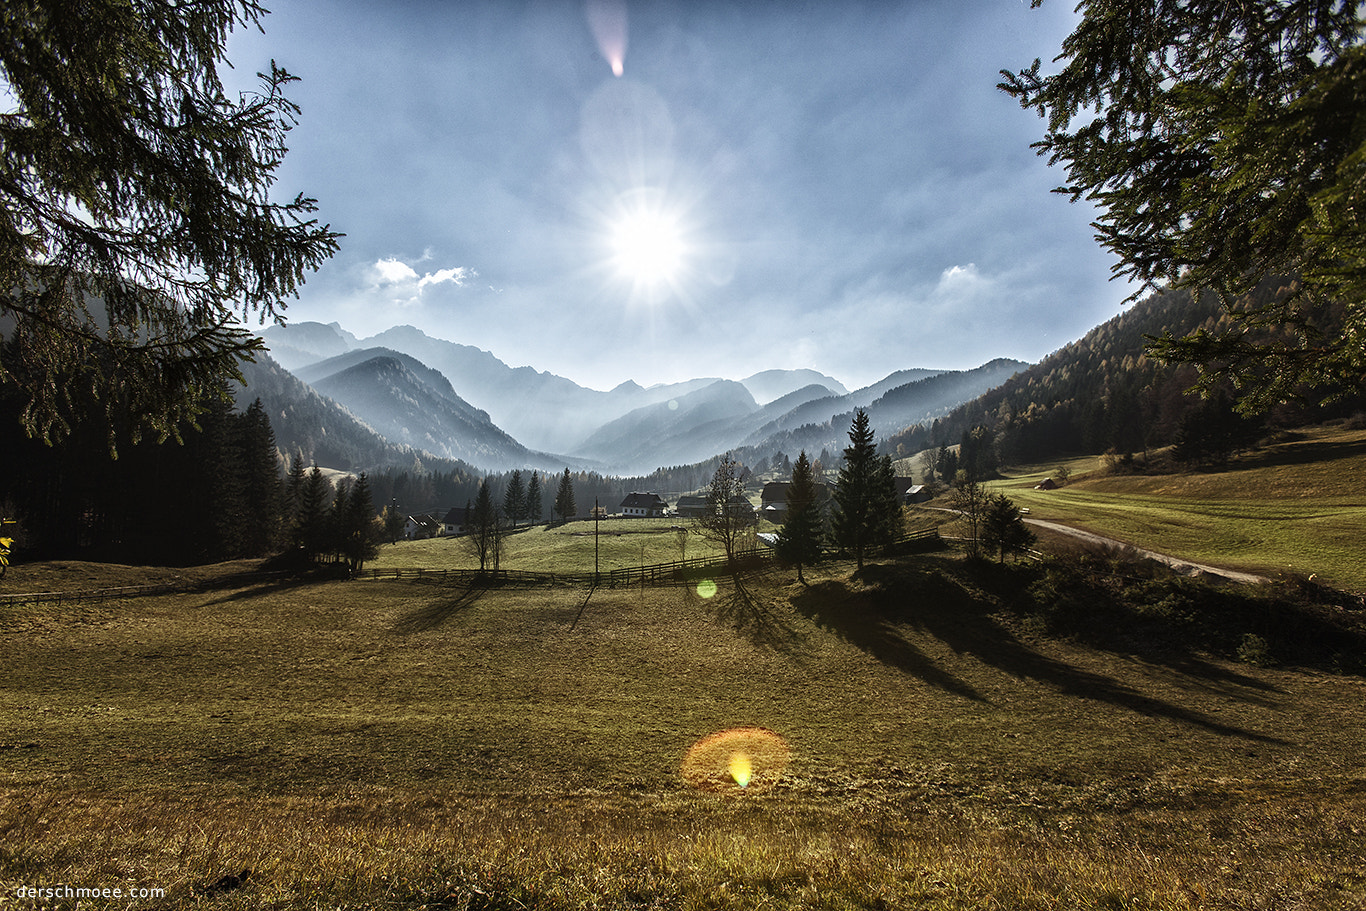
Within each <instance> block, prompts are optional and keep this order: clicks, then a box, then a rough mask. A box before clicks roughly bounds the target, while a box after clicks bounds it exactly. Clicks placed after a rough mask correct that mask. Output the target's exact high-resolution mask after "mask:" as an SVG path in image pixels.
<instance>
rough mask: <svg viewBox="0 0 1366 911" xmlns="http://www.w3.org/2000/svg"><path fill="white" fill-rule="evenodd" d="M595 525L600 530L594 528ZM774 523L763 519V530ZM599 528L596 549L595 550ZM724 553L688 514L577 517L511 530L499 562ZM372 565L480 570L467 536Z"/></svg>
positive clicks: (405, 545)
mask: <svg viewBox="0 0 1366 911" xmlns="http://www.w3.org/2000/svg"><path fill="white" fill-rule="evenodd" d="M595 526H596V529H595ZM772 529H773V526H771V525H770V524H769V523H767V522H765V523H763V527H762V528H760V529H759V530H760V531H771V530H772ZM595 533H596V547H597V554H596V556H595V554H594V546H595V540H594V537H595ZM722 556H725V551H724V550H722V549H721V548H720V547H719V546H718V545H716V544H713V543H712V542H710V541H708V540H707V539H706V538H704V537H702V535H700V534H698V533H697V532H696V531H695V530H693V527H692V522H691V521H690V520H688V519H676V518H675V519H634V518H633V519H624V518H614V519H603V520H602V521H601V522H597V523H594V522H590V521H586V520H579V521H576V522H569V523H567V524H564V525H535V526H523V527H520V528H517V529H513V530H511V531H510V533H509V534H508V536H507V540H506V551H505V553H504V554H503V558H502V563H501V566H502V568H503V569H515V570H521V571H524V572H564V573H591V572H593V563H594V560H595V559H596V560H597V561H598V564H599V565H600V567H601V569H602V571H603V572H609V571H611V570H614V569H626V568H630V567H633V566H642V565H653V564H657V563H672V562H675V561H678V560H695V559H702V558H708V557H722ZM366 566H367V567H370V568H372V569H416V568H422V569H478V568H479V557H478V556H477V555H476V554H475V551H474V548H473V547H472V546H471V545H470V542H469V539H467V538H460V537H452V538H431V539H428V540H425V541H399V542H397V543H395V544H389V545H386V546H384V547H383V548H382V549H381V550H380V555H379V557H378V559H375V560H372V561H371V562H369V563H367V564H366Z"/></svg>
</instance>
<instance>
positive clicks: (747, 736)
mask: <svg viewBox="0 0 1366 911" xmlns="http://www.w3.org/2000/svg"><path fill="white" fill-rule="evenodd" d="M791 758H792V751H791V750H789V749H788V747H787V742H786V741H785V740H783V738H782V737H780V736H779V735H777V734H775V733H774V732H773V731H770V730H768V729H767V728H732V729H731V730H729V731H721V732H720V733H718V734H712V735H711V736H709V737H704V738H702V739H701V740H699V741H697V743H694V744H693V745H692V747H691V748H690V749H689V750H688V754H687V755H686V756H685V757H683V768H682V774H683V780H684V781H686V782H687V783H688V784H690V785H692V786H693V787H694V788H697V789H698V790H701V791H766V790H768V789H769V788H771V787H773V786H774V785H775V784H777V783H778V779H779V778H781V777H782V774H783V771H784V770H785V769H786V768H787V764H788V762H789V761H790V760H791Z"/></svg>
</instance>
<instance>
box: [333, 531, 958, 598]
mask: <svg viewBox="0 0 1366 911" xmlns="http://www.w3.org/2000/svg"><path fill="white" fill-rule="evenodd" d="M940 543H941V542H940V538H939V530H938V529H935V528H929V529H923V530H921V531H916V532H912V533H910V534H908V535H903V536H902V537H900V538H898V539H897V540H895V541H893V542H891V543H890V544H886V545H884V546H883V547H881V548H880V549H879V550H878V553H879V554H881V555H883V556H892V555H895V554H902V553H914V552H916V551H920V550H926V549H930V548H933V547H938V546H939V545H940ZM776 559H777V557H776V555H775V554H774V552H773V551H772V550H769V549H767V548H758V549H755V550H749V551H745V552H743V553H740V554H737V555H736V558H735V565H736V566H737V567H739V568H741V569H753V568H755V567H757V566H762V565H763V564H765V563H770V562H773V561H775V560H776ZM729 568H730V565H729V564H728V562H727V561H726V558H725V557H701V558H696V559H692V560H675V561H673V562H671V563H652V564H648V565H645V566H624V567H618V568H616V569H612V570H607V571H605V572H602V573H599V574H598V576H597V577H596V579H595V578H594V575H593V573H539V572H527V571H524V570H512V569H500V570H496V571H495V570H484V571H482V572H481V571H480V570H477V569H428V568H421V569H417V568H414V569H367V570H364V571H362V572H361V573H359V574H358V575H357V576H356V578H357V579H370V580H378V579H410V580H426V581H430V582H450V583H454V584H459V585H525V586H537V585H593V584H597V585H604V586H607V587H608V588H622V587H626V586H631V585H676V584H679V583H683V582H689V581H694V580H697V579H701V578H705V577H706V576H708V575H712V574H714V573H715V572H716V571H717V570H728V569H729Z"/></svg>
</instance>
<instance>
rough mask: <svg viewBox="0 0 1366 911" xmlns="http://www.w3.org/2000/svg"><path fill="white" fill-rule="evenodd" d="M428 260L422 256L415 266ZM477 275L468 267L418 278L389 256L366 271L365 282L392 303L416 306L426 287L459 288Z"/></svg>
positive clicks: (400, 261) (428, 255)
mask: <svg viewBox="0 0 1366 911" xmlns="http://www.w3.org/2000/svg"><path fill="white" fill-rule="evenodd" d="M430 258H431V257H430V254H429V253H424V254H423V256H422V259H419V260H418V262H419V263H420V262H423V261H424V260H427V259H430ZM478 275H479V273H478V272H475V271H474V270H473V269H471V268H469V267H468V266H453V267H451V268H449V269H437V270H435V271H433V272H426V273H423V274H421V275H419V274H418V272H417V270H416V269H414V268H413V267H412V266H410V265H408V264H407V263H405V262H403V261H402V260H400V259H398V258H397V257H393V256H390V257H388V258H386V259H381V260H377V261H376V262H375V264H374V265H373V266H371V267H370V276H369V278H370V282H371V286H370V289H371V290H372V291H382V292H383V293H384V294H385V295H386V296H387V297H388V298H389V299H390V300H391V301H392V302H393V303H396V304H403V305H407V304H415V303H417V301H418V299H419V298H420V297H421V296H422V292H423V290H424V289H426V288H427V287H428V286H429V285H439V284H444V283H450V284H452V285H455V286H456V287H457V288H459V287H463V286H464V285H465V283H466V282H468V281H469V280H470V279H472V278H475V277H477V276H478Z"/></svg>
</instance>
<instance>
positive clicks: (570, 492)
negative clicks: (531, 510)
mask: <svg viewBox="0 0 1366 911" xmlns="http://www.w3.org/2000/svg"><path fill="white" fill-rule="evenodd" d="M578 513H579V510H578V507H577V506H575V505H574V482H573V481H572V480H570V477H569V469H568V468H566V469H565V470H564V474H563V475H561V476H560V489H559V490H558V491H557V492H556V493H555V515H557V516H559V517H560V521H561V522H568V521H569V520H570V519H572V518H574V516H576V515H578Z"/></svg>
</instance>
